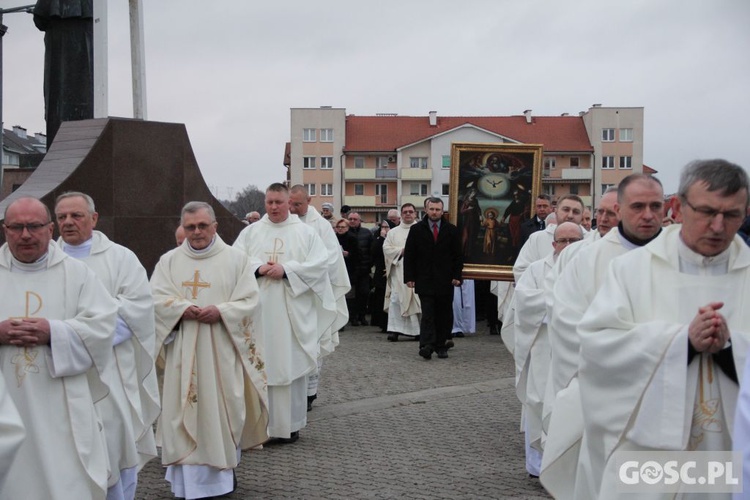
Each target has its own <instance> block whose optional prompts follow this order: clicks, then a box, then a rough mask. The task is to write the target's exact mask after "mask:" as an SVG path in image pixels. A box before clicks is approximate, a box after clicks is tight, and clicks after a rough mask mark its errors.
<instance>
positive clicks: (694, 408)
mask: <svg viewBox="0 0 750 500" xmlns="http://www.w3.org/2000/svg"><path fill="white" fill-rule="evenodd" d="M633 208H634V209H641V210H643V209H645V207H644V206H642V205H639V206H636V207H633ZM673 208H674V210H675V212H676V215H677V218H678V220H682V224H674V225H672V226H669V227H667V228H664V229H663V230H662V233H661V235H660V236H659V237H658V238H656V239H655V240H654V241H652V242H651V243H649V244H648V245H646V246H645V247H643V248H640V249H637V250H634V251H632V252H628V253H627V254H625V255H623V256H621V257H618V258H617V259H615V260H613V261H612V263H611V265H610V267H609V271H608V272H607V275H606V277H605V278H604V282H603V284H602V286H601V288H600V289H599V292H598V293H597V295H596V297H595V298H594V301H593V302H592V303H591V305H590V306H589V309H588V311H587V312H586V314H585V315H584V317H583V319H582V320H581V323H580V325H579V327H578V333H579V336H580V341H581V359H580V362H579V368H578V380H579V385H580V394H581V401H582V407H583V420H584V434H583V440H582V443H581V457H580V459H579V462H578V473H577V481H576V492H577V493H578V492H581V493H582V494H581V495H578V494H576V496H577V497H583V496H596V495H597V494H598V493H599V492H600V491H601V492H605V491H606V492H607V495H609V494H610V492H613V491H616V489H617V487H618V486H617V481H618V480H617V477H618V472H617V470H616V469H617V466H616V461H617V457H618V455H619V454H618V453H617V451H618V450H623V449H628V450H632V451H639V450H646V449H648V450H675V451H686V450H690V451H693V450H695V451H715V450H729V449H731V445H732V440H731V432H730V431H731V429H730V425H731V423H732V420H733V419H732V416H733V414H734V410H735V406H736V405H735V403H736V399H737V390H738V386H737V369H738V368H739V369H741V368H742V367H743V365H742V364H741V363H742V362H744V360H745V358H746V354H747V345H748V342H749V341H750V337H749V336H748V334H747V325H748V324H750V311H749V309H748V307H747V304H748V303H749V302H750V279H749V278H750V275H749V273H750V250H749V249H748V248H747V245H745V244H744V242H743V241H742V240H741V238H739V237H737V235H736V233H737V230H738V229H739V227H740V225H741V224H742V221H743V219H744V218H745V215H746V214H747V209H748V176H747V173H746V172H745V171H744V170H743V169H742V168H741V167H740V166H738V165H735V164H732V163H729V162H727V161H725V160H704V161H696V162H693V163H691V164H689V165H688V166H687V167H685V169H683V171H682V174H681V176H680V184H679V188H678V195H677V200H676V202H675V205H674V207H673ZM621 218H622V219H623V221H624V220H625V218H626V217H625V216H624V215H622V213H621ZM638 222H639V227H641V228H642V229H643V230H644V231H645V230H647V226H646V225H644V224H645V221H643V219H638ZM649 225H650V224H649ZM644 236H645V234H644V235H637V237H638V238H639V239H644ZM686 458H689V455H687V456H686Z"/></svg>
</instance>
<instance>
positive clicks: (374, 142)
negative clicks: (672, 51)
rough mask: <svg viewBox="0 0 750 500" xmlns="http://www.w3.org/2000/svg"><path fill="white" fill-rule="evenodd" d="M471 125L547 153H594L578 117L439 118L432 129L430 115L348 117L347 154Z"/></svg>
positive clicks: (382, 149)
mask: <svg viewBox="0 0 750 500" xmlns="http://www.w3.org/2000/svg"><path fill="white" fill-rule="evenodd" d="M466 124H471V125H474V126H476V127H479V128H481V129H484V130H487V131H489V132H493V133H496V134H499V135H502V136H504V137H508V138H509V139H513V140H516V141H519V142H522V143H526V144H543V145H544V149H545V151H585V152H591V151H593V147H592V146H591V143H590V142H589V138H588V135H587V134H586V127H585V126H584V125H583V119H582V118H581V117H578V116H535V117H533V118H532V121H531V123H530V124H528V123H526V117H525V116H476V117H462V116H439V117H438V118H437V126H435V127H431V126H430V120H429V117H427V116H355V115H349V116H347V117H346V146H345V148H344V149H345V151H346V152H347V153H351V152H357V151H361V152H368V151H371V152H375V151H380V152H386V151H388V152H390V151H395V150H396V149H398V148H400V147H403V146H406V145H408V144H412V143H415V142H419V141H422V140H424V139H427V138H429V137H432V136H434V135H437V134H441V133H444V132H447V131H449V130H452V129H455V128H457V127H460V126H462V125H466Z"/></svg>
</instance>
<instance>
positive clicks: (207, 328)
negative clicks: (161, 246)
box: [151, 235, 268, 469]
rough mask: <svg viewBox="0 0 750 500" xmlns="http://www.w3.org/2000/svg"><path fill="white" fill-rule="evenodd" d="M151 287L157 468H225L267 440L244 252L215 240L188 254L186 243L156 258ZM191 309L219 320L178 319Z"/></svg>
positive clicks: (253, 295) (253, 293) (253, 301)
mask: <svg viewBox="0 0 750 500" xmlns="http://www.w3.org/2000/svg"><path fill="white" fill-rule="evenodd" d="M151 288H152V292H153V295H154V303H155V312H156V345H157V348H158V349H159V361H160V362H163V363H164V389H163V394H162V414H161V417H160V418H159V428H160V431H161V436H162V463H164V464H166V465H208V466H211V467H214V468H217V469H232V468H234V467H236V466H237V463H238V453H237V449H238V448H240V449H249V448H253V447H255V446H257V445H259V444H261V443H263V442H264V441H266V440H267V439H268V436H267V433H266V428H267V425H268V412H267V388H266V379H265V372H264V356H263V351H262V347H261V345H260V344H261V343H260V342H259V339H258V332H257V326H256V319H257V316H256V313H257V312H258V310H257V305H258V285H257V282H256V280H255V277H254V276H253V274H252V270H251V268H250V266H249V265H248V262H247V259H246V257H245V255H243V254H242V253H241V252H238V251H237V250H236V249H234V248H232V247H230V246H228V245H226V244H225V243H224V242H223V241H222V240H221V238H220V237H219V236H218V235H217V236H216V237H215V239H214V241H213V243H212V245H211V247H210V248H209V249H208V250H207V251H205V252H202V253H196V252H194V251H192V250H191V249H190V248H189V243H188V241H187V240H186V241H185V242H183V244H182V246H180V247H178V248H175V249H174V250H171V251H170V252H168V253H166V254H165V255H163V256H162V257H161V259H160V260H159V263H158V264H157V265H156V269H155V270H154V274H153V276H152V277H151ZM191 305H197V306H198V307H206V306H211V305H213V306H216V307H217V308H218V309H219V312H220V313H221V320H220V321H219V322H217V323H214V324H206V323H200V322H198V321H196V320H186V319H182V314H183V313H184V312H185V310H186V309H187V308H188V307H190V306H191ZM173 330H176V332H175V333H174V334H172V331H173Z"/></svg>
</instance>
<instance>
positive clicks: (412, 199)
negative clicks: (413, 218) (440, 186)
mask: <svg viewBox="0 0 750 500" xmlns="http://www.w3.org/2000/svg"><path fill="white" fill-rule="evenodd" d="M428 196H429V195H424V196H421V195H417V194H408V195H407V194H404V195H401V204H402V205H403V204H404V203H411V204H412V205H414V206H415V207H417V211H419V210H422V207H423V206H424V199H425V198H427V197H428Z"/></svg>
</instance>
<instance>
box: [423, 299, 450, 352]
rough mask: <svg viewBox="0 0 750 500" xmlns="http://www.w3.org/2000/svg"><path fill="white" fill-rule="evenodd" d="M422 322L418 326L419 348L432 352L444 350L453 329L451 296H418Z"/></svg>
mask: <svg viewBox="0 0 750 500" xmlns="http://www.w3.org/2000/svg"><path fill="white" fill-rule="evenodd" d="M419 301H420V302H421V303H422V321H421V322H420V324H419V347H420V348H422V347H427V348H429V349H431V350H433V351H441V350H443V349H445V341H446V340H448V339H450V338H451V330H452V329H453V296H452V295H420V296H419Z"/></svg>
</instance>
